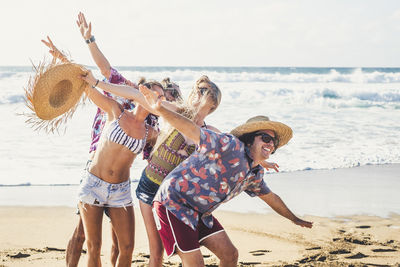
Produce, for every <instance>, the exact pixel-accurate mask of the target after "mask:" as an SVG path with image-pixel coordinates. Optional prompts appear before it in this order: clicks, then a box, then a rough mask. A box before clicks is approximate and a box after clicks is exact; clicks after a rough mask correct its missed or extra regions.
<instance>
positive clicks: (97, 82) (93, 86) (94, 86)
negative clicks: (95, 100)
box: [92, 79, 99, 89]
mask: <svg viewBox="0 0 400 267" xmlns="http://www.w3.org/2000/svg"><path fill="white" fill-rule="evenodd" d="M98 84H99V79H97V81H96V84H95V85H92V88H93V89H94V88H96V87H97V85H98Z"/></svg>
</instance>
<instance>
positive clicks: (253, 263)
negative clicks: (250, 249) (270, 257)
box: [239, 261, 261, 266]
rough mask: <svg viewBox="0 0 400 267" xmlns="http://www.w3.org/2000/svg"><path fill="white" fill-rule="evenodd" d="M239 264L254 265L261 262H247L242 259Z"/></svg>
mask: <svg viewBox="0 0 400 267" xmlns="http://www.w3.org/2000/svg"><path fill="white" fill-rule="evenodd" d="M239 264H240V265H239V266H249V265H250V266H254V265H259V264H261V262H245V261H240V262H239Z"/></svg>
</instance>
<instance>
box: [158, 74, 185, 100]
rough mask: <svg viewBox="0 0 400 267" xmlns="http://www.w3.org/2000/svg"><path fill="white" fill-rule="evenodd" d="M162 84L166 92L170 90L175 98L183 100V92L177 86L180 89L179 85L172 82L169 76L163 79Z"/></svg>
mask: <svg viewBox="0 0 400 267" xmlns="http://www.w3.org/2000/svg"><path fill="white" fill-rule="evenodd" d="M161 84H162V85H163V87H164V92H165V91H169V92H170V94H171V95H172V96H173V98H174V99H175V100H180V101H181V100H182V95H181V92H180V91H179V90H177V89H176V88H175V87H177V88H178V89H179V85H178V84H176V83H174V82H171V79H170V78H169V77H166V78H164V79H163V80H162V81H161ZM174 86H175V87H174Z"/></svg>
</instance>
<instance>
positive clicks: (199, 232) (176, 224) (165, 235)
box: [153, 202, 224, 257]
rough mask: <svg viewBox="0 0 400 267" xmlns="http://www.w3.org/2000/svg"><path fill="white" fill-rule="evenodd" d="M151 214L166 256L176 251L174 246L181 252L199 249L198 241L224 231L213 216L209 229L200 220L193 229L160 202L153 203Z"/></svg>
mask: <svg viewBox="0 0 400 267" xmlns="http://www.w3.org/2000/svg"><path fill="white" fill-rule="evenodd" d="M153 215H154V220H155V222H156V226H157V230H158V232H159V233H160V237H161V240H162V242H163V244H164V248H165V252H166V253H167V255H168V257H170V256H172V255H173V254H174V253H175V252H176V251H175V249H176V248H175V247H177V248H178V249H179V250H180V251H182V252H191V251H194V250H197V249H200V243H201V242H202V241H203V240H204V239H206V238H207V237H210V236H212V235H214V234H217V233H219V232H222V231H224V228H223V227H222V225H221V224H220V223H219V222H218V220H217V219H216V218H215V217H213V221H214V224H213V227H212V228H211V229H210V228H208V227H207V226H206V225H205V224H204V223H203V221H202V220H199V224H198V225H197V228H196V230H193V229H192V228H191V227H190V226H189V225H187V224H185V223H184V222H182V221H181V220H179V219H178V218H176V217H175V215H173V214H172V213H171V212H170V211H169V210H167V209H166V208H165V207H164V206H163V205H161V203H160V202H154V203H153Z"/></svg>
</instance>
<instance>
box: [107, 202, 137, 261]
mask: <svg viewBox="0 0 400 267" xmlns="http://www.w3.org/2000/svg"><path fill="white" fill-rule="evenodd" d="M109 212H110V218H111V224H112V227H113V230H114V232H115V234H116V236H117V239H118V249H119V255H118V258H117V262H116V266H118V267H123V266H131V264H132V252H133V248H134V245H135V214H134V212H133V207H132V206H129V207H125V208H109Z"/></svg>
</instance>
